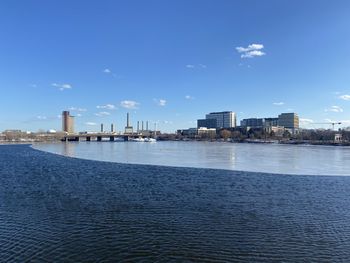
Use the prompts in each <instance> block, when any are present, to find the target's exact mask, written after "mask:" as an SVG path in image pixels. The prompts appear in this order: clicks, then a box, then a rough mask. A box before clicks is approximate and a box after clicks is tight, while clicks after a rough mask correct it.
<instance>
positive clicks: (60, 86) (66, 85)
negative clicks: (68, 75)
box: [51, 83, 72, 91]
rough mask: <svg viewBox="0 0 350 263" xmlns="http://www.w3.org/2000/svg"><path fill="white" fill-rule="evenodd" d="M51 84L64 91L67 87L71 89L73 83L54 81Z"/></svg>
mask: <svg viewBox="0 0 350 263" xmlns="http://www.w3.org/2000/svg"><path fill="white" fill-rule="evenodd" d="M51 86H53V87H55V88H58V89H59V90H61V91H63V90H65V89H71V88H72V85H70V84H57V83H52V84H51Z"/></svg>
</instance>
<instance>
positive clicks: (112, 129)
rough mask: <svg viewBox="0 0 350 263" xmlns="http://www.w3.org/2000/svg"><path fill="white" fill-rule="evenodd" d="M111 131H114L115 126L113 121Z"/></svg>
mask: <svg viewBox="0 0 350 263" xmlns="http://www.w3.org/2000/svg"><path fill="white" fill-rule="evenodd" d="M111 132H114V126H113V123H112V124H111Z"/></svg>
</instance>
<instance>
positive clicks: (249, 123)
mask: <svg viewBox="0 0 350 263" xmlns="http://www.w3.org/2000/svg"><path fill="white" fill-rule="evenodd" d="M264 123H265V119H262V118H249V119H243V120H241V126H242V127H252V128H258V127H259V128H260V127H263V126H264Z"/></svg>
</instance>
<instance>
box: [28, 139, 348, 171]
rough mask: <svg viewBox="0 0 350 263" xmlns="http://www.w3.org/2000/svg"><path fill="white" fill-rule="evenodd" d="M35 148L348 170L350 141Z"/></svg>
mask: <svg viewBox="0 0 350 263" xmlns="http://www.w3.org/2000/svg"><path fill="white" fill-rule="evenodd" d="M34 148H36V149H40V150H44V151H48V152H51V153H57V154H61V155H64V156H69V157H78V158H84V159H91V160H99V161H110V162H119V163H134V164H154V165H165V166H177V167H197V168H214V169H228V170H238V171H252V172H265V173H277V174H304V175H350V147H334V146H310V145H280V144H253V143H219V142H193V141H190V142H182V141H167V142H157V143H145V142H144V143H142V142H68V143H56V144H37V145H34Z"/></svg>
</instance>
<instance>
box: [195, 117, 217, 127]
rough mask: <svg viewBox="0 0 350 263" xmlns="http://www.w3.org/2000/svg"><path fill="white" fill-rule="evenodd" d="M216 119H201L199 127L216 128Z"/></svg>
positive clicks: (198, 122) (198, 123) (198, 121)
mask: <svg viewBox="0 0 350 263" xmlns="http://www.w3.org/2000/svg"><path fill="white" fill-rule="evenodd" d="M216 126H217V124H216V119H199V120H197V128H200V127H205V128H216Z"/></svg>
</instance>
